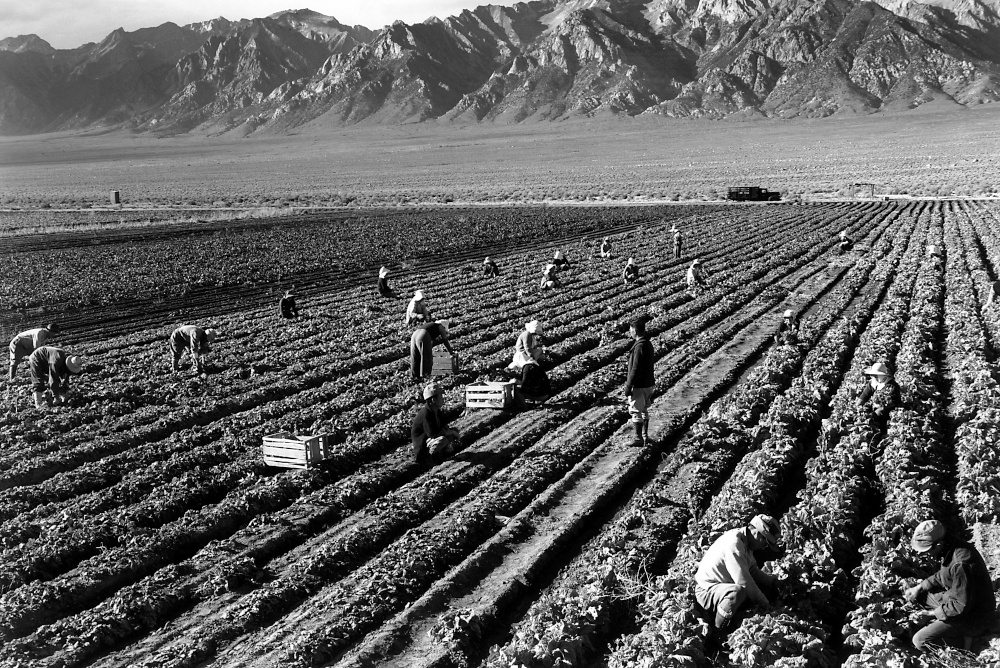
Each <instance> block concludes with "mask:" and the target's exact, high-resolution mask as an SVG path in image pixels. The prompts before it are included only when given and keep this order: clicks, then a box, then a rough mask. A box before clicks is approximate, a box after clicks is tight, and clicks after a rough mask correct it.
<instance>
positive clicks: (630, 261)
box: [625, 257, 635, 265]
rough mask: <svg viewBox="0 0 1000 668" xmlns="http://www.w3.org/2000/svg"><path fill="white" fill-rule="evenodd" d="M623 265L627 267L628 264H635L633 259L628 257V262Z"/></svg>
mask: <svg viewBox="0 0 1000 668" xmlns="http://www.w3.org/2000/svg"><path fill="white" fill-rule="evenodd" d="M625 264H626V265H629V264H635V259H634V258H631V257H630V258H629V259H628V262H626V263H625Z"/></svg>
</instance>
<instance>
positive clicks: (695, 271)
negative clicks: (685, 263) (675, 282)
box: [687, 258, 708, 290]
mask: <svg viewBox="0 0 1000 668" xmlns="http://www.w3.org/2000/svg"><path fill="white" fill-rule="evenodd" d="M707 278H708V275H707V274H706V272H705V269H704V268H703V267H702V266H701V260H699V259H697V258H695V260H694V262H692V263H691V266H690V267H688V270H687V286H688V290H694V289H695V288H700V287H704V286H705V285H706V283H707V280H706V279H707Z"/></svg>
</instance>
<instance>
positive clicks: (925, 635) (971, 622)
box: [903, 520, 996, 651]
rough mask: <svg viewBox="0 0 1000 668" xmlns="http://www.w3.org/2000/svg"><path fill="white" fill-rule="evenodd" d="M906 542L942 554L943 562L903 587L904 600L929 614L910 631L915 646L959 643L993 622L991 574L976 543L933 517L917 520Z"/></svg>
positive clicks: (931, 554) (930, 554) (918, 549)
mask: <svg viewBox="0 0 1000 668" xmlns="http://www.w3.org/2000/svg"><path fill="white" fill-rule="evenodd" d="M910 547H912V548H913V549H914V550H915V551H916V552H919V553H921V554H923V555H925V556H928V557H931V558H935V557H937V558H940V565H941V567H940V569H939V570H938V571H937V573H935V574H934V575H932V576H930V577H929V578H927V579H926V580H923V581H922V582H920V583H919V584H917V585H915V586H913V587H910V588H909V589H907V590H905V591H904V592H903V597H904V598H905V599H906V600H907V601H909V602H911V603H917V604H919V605H922V606H924V607H925V608H926V609H927V610H929V611H930V612H931V614H932V615H933V620H932V621H930V623H929V624H927V625H926V626H924V627H923V628H922V629H920V630H919V631H917V632H916V633H915V634H913V646H914V647H916V648H917V649H918V650H921V651H924V650H926V649H927V648H928V647H930V646H934V645H939V646H940V645H945V644H950V643H955V646H958V647H961V646H962V641H963V640H964V638H966V637H973V638H974V637H976V636H981V635H983V634H984V633H985V632H986V631H987V630H988V629H989V628H991V627H992V625H993V624H994V623H995V622H996V600H995V594H994V592H993V579H992V578H991V577H990V572H989V570H988V569H987V567H986V562H985V561H983V557H982V555H981V554H979V552H978V551H977V550H976V548H975V547H973V546H972V545H970V544H969V543H967V542H965V541H963V540H959V539H958V538H951V537H950V536H948V533H947V531H946V530H945V527H944V525H943V524H941V522H938V521H937V520H925V521H923V522H921V523H920V524H918V525H917V528H916V529H915V530H914V532H913V538H912V539H911V540H910ZM956 641H957V642H956Z"/></svg>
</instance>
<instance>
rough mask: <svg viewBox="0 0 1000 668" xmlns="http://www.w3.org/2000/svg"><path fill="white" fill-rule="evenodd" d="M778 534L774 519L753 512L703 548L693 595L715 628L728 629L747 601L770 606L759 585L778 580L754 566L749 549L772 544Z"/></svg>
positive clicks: (776, 540) (776, 541)
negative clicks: (745, 522)
mask: <svg viewBox="0 0 1000 668" xmlns="http://www.w3.org/2000/svg"><path fill="white" fill-rule="evenodd" d="M780 537H781V528H780V526H779V525H778V521H777V520H775V519H774V518H773V517H771V516H769V515H757V516H755V517H754V518H753V519H752V520H750V523H749V524H747V525H746V526H743V527H740V528H738V529H730V530H729V531H727V532H725V533H724V534H722V535H721V536H719V537H718V538H717V539H716V540H715V542H714V543H712V546H711V547H709V548H708V551H707V552H705V556H703V557H702V558H701V562H700V563H699V564H698V572H697V573H696V574H695V576H694V581H695V590H694V595H695V600H697V602H698V605H700V606H701V607H702V608H703V609H704V610H705V612H706V613H708V615H709V618H710V619H712V621H713V622H714V624H715V628H717V629H719V630H720V631H726V630H728V629H729V628H730V627H731V626H732V623H733V619H734V618H735V616H736V613H737V611H738V610H739V609H740V608H741V607H742V606H743V604H744V603H746V602H747V601H749V602H750V603H752V604H755V605H758V606H760V607H762V608H764V609H767V608H768V607H770V601H768V600H767V596H765V595H764V592H762V591H761V587H762V586H763V587H767V588H773V587H776V586H777V585H778V583H779V581H778V578H776V577H775V576H773V575H770V574H768V573H764V572H763V571H761V570H760V568H758V567H757V560H756V558H755V557H754V554H753V553H754V552H757V551H761V550H765V549H769V548H770V549H774V548H776V547H777V546H778V541H779V539H780Z"/></svg>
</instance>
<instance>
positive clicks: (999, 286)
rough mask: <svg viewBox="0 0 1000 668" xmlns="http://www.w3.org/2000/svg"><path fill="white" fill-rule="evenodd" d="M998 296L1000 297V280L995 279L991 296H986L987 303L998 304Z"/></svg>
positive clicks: (988, 304) (989, 304)
mask: <svg viewBox="0 0 1000 668" xmlns="http://www.w3.org/2000/svg"><path fill="white" fill-rule="evenodd" d="M998 297H1000V281H993V284H992V285H991V286H990V296H989V297H987V298H986V305H987V306H991V305H993V304H996V303H997V302H998V301H1000V300H998Z"/></svg>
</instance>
